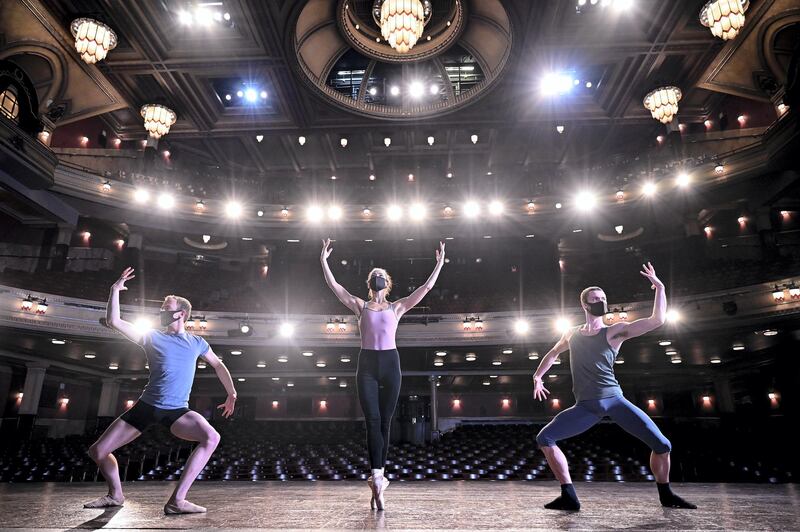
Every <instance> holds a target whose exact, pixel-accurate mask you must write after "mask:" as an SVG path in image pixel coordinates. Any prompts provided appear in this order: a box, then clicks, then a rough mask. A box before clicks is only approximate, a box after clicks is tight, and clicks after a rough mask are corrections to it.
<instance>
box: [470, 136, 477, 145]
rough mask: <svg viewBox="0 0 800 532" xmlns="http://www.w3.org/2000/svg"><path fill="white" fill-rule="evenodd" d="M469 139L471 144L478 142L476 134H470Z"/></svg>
mask: <svg viewBox="0 0 800 532" xmlns="http://www.w3.org/2000/svg"><path fill="white" fill-rule="evenodd" d="M469 140H471V141H472V143H473V144H477V143H478V135H474V134H473V135H470V137H469Z"/></svg>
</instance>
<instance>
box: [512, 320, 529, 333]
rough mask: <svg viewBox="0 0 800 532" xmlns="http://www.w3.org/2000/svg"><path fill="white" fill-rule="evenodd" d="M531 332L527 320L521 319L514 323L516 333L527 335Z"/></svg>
mask: <svg viewBox="0 0 800 532" xmlns="http://www.w3.org/2000/svg"><path fill="white" fill-rule="evenodd" d="M528 330H530V325H529V324H528V322H527V321H526V320H523V319H519V320H517V321H516V322H515V323H514V331H515V332H516V333H517V334H527V333H528Z"/></svg>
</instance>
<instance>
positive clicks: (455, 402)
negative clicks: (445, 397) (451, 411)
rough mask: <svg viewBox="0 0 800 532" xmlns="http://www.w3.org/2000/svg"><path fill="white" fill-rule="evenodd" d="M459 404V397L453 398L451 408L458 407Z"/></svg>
mask: <svg viewBox="0 0 800 532" xmlns="http://www.w3.org/2000/svg"><path fill="white" fill-rule="evenodd" d="M460 406H461V399H453V408H459V407H460Z"/></svg>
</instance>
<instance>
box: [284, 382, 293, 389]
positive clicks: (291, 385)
mask: <svg viewBox="0 0 800 532" xmlns="http://www.w3.org/2000/svg"><path fill="white" fill-rule="evenodd" d="M286 387H287V388H294V383H293V382H287V383H286Z"/></svg>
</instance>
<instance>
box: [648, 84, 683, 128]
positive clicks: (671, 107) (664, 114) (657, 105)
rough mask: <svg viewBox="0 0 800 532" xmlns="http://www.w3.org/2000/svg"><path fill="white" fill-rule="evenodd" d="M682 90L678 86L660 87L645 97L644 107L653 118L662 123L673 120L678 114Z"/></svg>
mask: <svg viewBox="0 0 800 532" xmlns="http://www.w3.org/2000/svg"><path fill="white" fill-rule="evenodd" d="M681 96H682V94H681V90H680V89H679V88H678V87H672V86H670V87H660V88H658V89H655V90H652V91H650V92H648V93H647V96H645V97H644V101H643V102H642V103H644V107H645V109H647V110H648V111H650V114H651V115H653V118H655V119H656V120H658V121H659V122H661V123H662V124H668V123H670V122H672V118H673V117H674V116H675V115H676V114H678V102H679V101H680V99H681Z"/></svg>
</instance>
